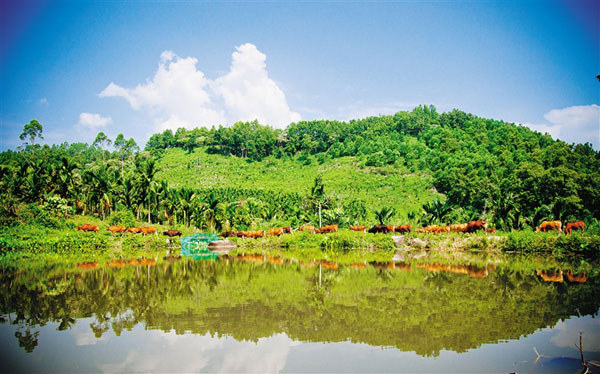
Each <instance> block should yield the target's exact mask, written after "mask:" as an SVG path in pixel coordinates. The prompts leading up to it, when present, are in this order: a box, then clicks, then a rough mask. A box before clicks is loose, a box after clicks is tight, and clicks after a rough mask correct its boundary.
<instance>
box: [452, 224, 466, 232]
mask: <svg viewBox="0 0 600 374" xmlns="http://www.w3.org/2000/svg"><path fill="white" fill-rule="evenodd" d="M467 225H468V223H459V224H457V225H450V231H454V232H465V231H466V230H467Z"/></svg>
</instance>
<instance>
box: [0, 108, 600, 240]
mask: <svg viewBox="0 0 600 374" xmlns="http://www.w3.org/2000/svg"><path fill="white" fill-rule="evenodd" d="M102 135H103V134H102ZM32 140H33V139H32ZM107 140H108V139H106V138H105V137H103V136H100V134H99V137H97V138H96V141H95V142H94V144H93V145H92V146H88V145H86V144H71V145H69V144H63V145H55V146H52V147H48V146H43V147H40V146H38V145H31V144H30V145H29V146H27V147H26V148H25V149H23V150H21V151H18V152H14V151H7V152H3V153H2V154H1V155H0V165H1V168H0V180H1V182H0V183H1V186H2V194H3V198H4V201H5V202H6V204H5V205H4V206H3V207H2V209H3V210H4V211H3V214H2V216H3V219H4V220H5V221H6V220H9V219H8V218H7V217H15V216H18V214H19V210H20V209H22V204H23V203H38V204H41V205H43V206H45V207H53V209H55V210H56V209H59V208H58V207H60V209H62V210H64V211H65V212H67V211H71V212H81V213H84V212H85V213H96V214H99V215H101V216H107V215H110V214H115V212H119V214H127V212H130V213H131V214H134V215H137V216H138V217H146V218H147V219H148V220H149V221H151V222H158V221H165V222H169V223H171V224H175V223H180V224H186V225H195V226H197V227H199V228H202V229H217V230H220V229H223V228H228V227H229V228H236V229H244V228H247V227H257V226H259V227H260V226H271V225H274V224H284V223H285V224H292V225H296V224H301V223H306V222H313V223H317V222H318V221H317V218H316V212H317V210H318V209H317V206H318V205H319V204H320V205H321V206H322V208H323V218H324V223H338V224H341V225H348V224H352V223H354V222H360V223H375V222H376V221H377V219H378V218H379V219H381V218H385V219H386V220H388V221H389V222H394V223H400V222H406V221H408V222H411V223H415V224H429V223H448V222H458V221H467V220H470V219H473V218H486V219H488V220H490V221H491V222H492V224H494V225H495V226H497V227H498V228H503V229H519V228H524V227H527V226H529V227H532V226H535V225H537V224H539V222H540V221H541V220H543V219H553V218H554V219H562V220H573V219H578V220H587V221H591V220H597V219H600V153H599V152H596V151H595V150H593V149H592V147H591V145H589V144H585V145H581V144H577V145H569V144H566V143H564V142H562V141H555V140H553V139H552V138H551V137H550V136H549V135H542V134H540V133H537V132H534V131H531V130H530V129H528V128H526V127H523V126H518V125H515V124H511V123H505V122H503V121H497V120H492V119H485V118H479V117H476V116H474V115H472V114H468V113H464V112H461V111H459V110H453V111H451V112H448V113H442V114H438V113H437V111H436V110H435V108H434V107H433V106H419V107H417V108H415V109H414V110H413V111H411V112H398V113H396V114H395V115H389V116H379V117H369V118H365V119H361V120H352V121H349V122H340V121H308V122H306V121H303V122H299V123H293V124H290V125H289V126H288V127H287V128H286V129H285V130H279V129H272V128H270V127H268V126H263V125H261V124H259V123H257V122H247V123H241V122H240V123H236V124H235V125H233V126H232V127H222V126H220V127H218V128H211V129H205V128H198V129H194V130H185V129H183V128H181V129H179V130H177V131H176V132H175V133H173V132H172V131H170V130H167V131H165V132H163V133H161V134H155V135H153V136H152V137H151V138H150V140H149V141H148V143H147V144H146V147H145V151H144V152H139V151H138V150H137V149H136V145H135V142H133V140H132V139H130V141H125V139H124V137H123V136H120V138H118V140H119V141H117V139H116V140H115V144H114V150H113V151H109V150H107V149H106V148H108V144H109V142H107ZM31 143H33V141H32V142H31ZM389 208H393V209H391V210H390V209H389Z"/></svg>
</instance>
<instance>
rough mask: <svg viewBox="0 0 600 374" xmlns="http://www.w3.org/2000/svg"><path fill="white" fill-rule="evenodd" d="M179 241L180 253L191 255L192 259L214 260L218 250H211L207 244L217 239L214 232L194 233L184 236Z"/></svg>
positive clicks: (217, 255)
mask: <svg viewBox="0 0 600 374" xmlns="http://www.w3.org/2000/svg"><path fill="white" fill-rule="evenodd" d="M180 241H181V255H182V256H185V257H191V258H193V259H194V260H216V259H217V258H218V257H219V253H218V252H214V251H211V250H210V249H209V248H208V246H209V244H210V243H212V242H216V241H219V237H218V236H217V235H216V234H194V235H191V236H184V237H182V238H181V239H180Z"/></svg>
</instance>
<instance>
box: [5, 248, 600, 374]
mask: <svg viewBox="0 0 600 374" xmlns="http://www.w3.org/2000/svg"><path fill="white" fill-rule="evenodd" d="M169 260H170V261H169ZM536 261H537V260H536ZM536 261H531V260H527V261H520V260H519V261H512V260H508V261H506V260H505V259H504V260H503V261H490V263H489V264H485V261H483V262H482V261H479V262H478V263H477V264H467V263H462V264H461V263H458V262H456V261H455V262H454V263H445V264H444V263H440V262H438V261H437V260H435V261H434V260H432V259H428V258H422V259H420V260H419V261H413V262H410V261H407V262H406V263H396V264H354V265H353V266H350V265H342V264H336V263H333V262H323V263H321V264H319V263H315V262H300V261H283V260H281V259H276V258H267V257H262V256H241V257H237V258H231V259H227V260H218V261H193V260H190V259H185V258H181V259H176V258H170V259H162V258H159V259H157V261H153V260H150V261H137V262H136V261H131V262H130V263H129V264H128V263H127V262H119V261H113V262H110V261H99V263H98V264H79V266H76V265H75V264H68V263H54V264H52V263H44V264H36V263H35V262H32V260H28V262H27V263H24V262H21V263H19V264H13V265H4V266H3V268H2V272H1V278H2V279H1V291H0V297H1V299H0V316H1V320H0V322H1V323H0V339H1V341H0V344H1V345H2V347H3V348H2V350H1V351H2V357H1V358H0V369H2V372H15V371H43V372H98V371H104V372H140V371H141V372H149V371H150V372H197V371H202V372H478V373H481V372H494V373H495V372H499V373H508V372H514V371H517V372H519V373H525V372H544V373H545V372H561V373H562V372H573V373H577V372H580V371H581V369H582V366H581V358H580V353H579V350H578V349H577V348H575V347H574V344H575V343H577V344H579V332H581V331H582V332H583V351H584V356H585V359H586V360H600V323H599V322H598V319H597V316H598V311H599V308H600V297H599V295H600V292H599V291H600V284H599V280H598V277H596V276H595V275H594V274H595V273H594V272H593V271H591V272H590V271H588V272H587V273H586V274H585V275H583V273H581V272H580V273H577V268H576V266H573V267H572V271H571V272H569V271H567V270H569V269H560V270H563V271H562V272H559V269H558V268H556V269H550V270H546V271H543V272H542V271H540V272H536V269H534V268H532V269H530V270H528V268H531V266H533V265H532V264H535V265H537V266H541V265H540V262H539V261H537V262H536ZM492 262H493V263H492ZM574 263H576V262H574ZM542 264H543V263H542ZM563 266H565V265H563ZM567 266H568V265H567ZM534 347H535V349H536V350H537V351H538V352H539V354H540V355H541V357H539V358H537V354H536V353H535V351H534ZM536 358H537V360H536ZM596 371H597V370H596Z"/></svg>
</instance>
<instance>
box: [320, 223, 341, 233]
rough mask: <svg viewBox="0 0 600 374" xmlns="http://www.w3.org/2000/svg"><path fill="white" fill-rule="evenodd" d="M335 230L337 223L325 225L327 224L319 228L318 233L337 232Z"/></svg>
mask: <svg viewBox="0 0 600 374" xmlns="http://www.w3.org/2000/svg"><path fill="white" fill-rule="evenodd" d="M337 231H338V225H327V226H323V227H321V229H320V230H319V234H327V233H328V232H337Z"/></svg>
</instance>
